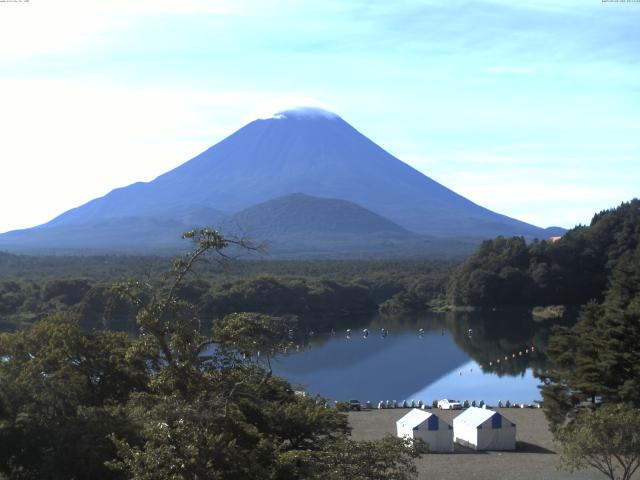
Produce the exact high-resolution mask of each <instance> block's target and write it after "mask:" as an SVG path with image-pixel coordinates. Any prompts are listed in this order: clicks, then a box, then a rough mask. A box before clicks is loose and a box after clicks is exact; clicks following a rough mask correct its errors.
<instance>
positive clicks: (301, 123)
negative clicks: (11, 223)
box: [0, 109, 557, 248]
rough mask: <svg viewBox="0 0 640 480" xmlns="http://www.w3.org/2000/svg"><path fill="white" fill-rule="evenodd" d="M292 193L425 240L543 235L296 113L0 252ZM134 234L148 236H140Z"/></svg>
mask: <svg viewBox="0 0 640 480" xmlns="http://www.w3.org/2000/svg"><path fill="white" fill-rule="evenodd" d="M294 193H303V194H306V195H308V196H311V197H318V198H325V199H335V200H342V201H345V202H351V203H352V204H356V205H358V206H359V207H362V208H363V209H365V210H368V211H370V212H372V213H373V214H376V215H378V216H379V217H383V218H384V219H385V220H387V221H390V222H392V223H395V224H397V225H398V226H400V227H402V228H403V229H405V230H409V231H411V232H415V233H418V234H421V235H427V236H429V237H442V238H465V239H470V238H471V239H475V240H476V241H479V240H481V239H485V238H493V237H495V236H498V235H504V236H512V235H517V236H524V237H526V238H534V237H537V238H545V237H547V236H549V235H548V232H547V231H546V230H544V229H542V228H539V227H536V226H534V225H530V224H527V223H525V222H521V221H519V220H516V219H512V218H509V217H507V216H505V215H501V214H498V213H495V212H492V211H490V210H488V209H486V208H484V207H481V206H479V205H477V204H475V203H473V202H471V201H470V200H468V199H466V198H464V197H462V196H461V195H459V194H457V193H456V192H454V191H452V190H450V189H448V188H447V187H445V186H443V185H441V184H439V183H437V182H436V181H434V180H433V179H431V178H429V177H427V176H426V175H424V174H422V173H421V172H419V171H417V170H415V169H414V168H412V167H410V166H409V165H407V164H405V163H404V162H402V161H400V160H398V159H397V158H396V157H394V156H393V155H391V154H389V153H388V152H386V151H385V150H384V149H383V148H382V147H380V146H379V145H377V144H376V143H374V142H373V141H371V140H369V139H368V138H367V137H365V136H364V135H362V134H361V133H360V132H358V131H357V130H356V129H355V128H354V127H352V126H351V125H349V124H348V123H347V122H346V121H344V120H343V119H342V118H341V117H339V116H338V115H336V114H333V113H332V112H327V111H320V110H319V109H310V110H307V111H305V110H304V109H297V110H285V111H283V112H279V113H277V114H276V115H274V116H273V117H271V118H268V119H258V120H254V121H252V122H250V123H248V124H247V125H245V126H243V127H242V128H240V129H239V130H238V131H236V132H234V133H233V134H231V135H229V136H228V137H226V138H225V139H223V140H222V141H220V142H218V143H217V144H215V145H214V146H212V147H210V148H208V149H207V150H205V151H204V152H202V153H201V154H199V155H197V156H196V157H194V158H193V159H191V160H189V161H187V162H185V163H183V164H182V165H180V166H178V167H177V168H174V169H173V170H170V171H168V172H166V173H164V174H162V175H160V176H158V177H157V178H155V179H154V180H152V181H150V182H137V183H134V184H131V185H129V186H126V187H122V188H117V189H114V190H112V191H111V192H109V193H108V194H107V195H105V196H103V197H99V198H96V199H94V200H91V201H90V202H87V203H85V204H84V205H81V206H79V207H76V208H73V209H70V210H68V211H67V212H64V213H62V214H61V215H58V216H57V217H55V218H54V219H52V220H51V221H50V222H47V223H45V224H43V225H40V226H38V227H34V228H32V229H26V230H22V231H19V232H20V233H18V232H15V231H14V232H9V233H6V234H3V235H0V248H3V247H4V246H7V245H10V246H11V245H13V243H15V242H13V243H12V240H15V239H16V238H17V237H21V238H22V239H23V240H24V241H26V242H27V243H29V242H31V244H33V245H34V248H36V247H37V244H40V245H41V246H43V247H46V246H47V241H48V240H47V235H44V234H42V232H44V231H48V232H50V233H51V232H54V231H55V232H56V235H58V237H57V238H58V239H59V243H60V245H62V244H63V243H64V238H63V237H64V230H65V229H70V230H69V235H68V236H69V238H70V240H69V242H68V244H69V245H71V244H74V245H75V244H76V243H78V242H85V243H86V244H88V245H91V244H92V243H94V241H95V240H96V239H95V233H96V232H95V231H93V232H92V230H95V225H97V224H99V225H102V226H104V225H107V224H109V225H111V227H110V228H112V229H114V230H117V229H118V228H120V230H122V231H121V232H120V233H119V235H120V236H121V237H124V236H125V234H126V231H124V229H125V228H131V225H132V219H135V218H138V219H141V220H140V221H141V222H143V223H144V222H147V223H149V222H151V221H152V220H153V221H157V222H160V223H162V222H173V223H176V224H180V225H187V224H193V223H194V222H196V221H197V223H200V224H216V223H217V222H218V221H219V220H220V219H221V218H222V217H226V216H228V215H233V214H238V212H240V211H242V210H245V209H248V208H250V207H253V206H256V205H258V204H261V203H264V202H268V201H270V200H274V199H276V198H279V197H283V196H286V195H290V194H294ZM198 212H199V213H198ZM118 219H120V221H121V222H122V224H123V225H121V226H120V227H119V226H118V225H117V224H118ZM186 219H190V221H186ZM211 220H214V221H213V222H212V221H211ZM72 226H73V228H72V229H71V227H72ZM83 226H84V230H83ZM105 228H106V227H105ZM52 229H53V230H52ZM38 232H40V233H38ZM140 233H141V236H143V237H144V233H145V232H140ZM328 233H330V232H328ZM554 233H557V232H556V231H555V230H554ZM111 234H112V232H110V231H107V230H104V232H103V235H106V236H107V237H108V236H109V235H111ZM114 234H115V233H114ZM116 236H117V235H116ZM71 239H72V240H71ZM140 241H142V239H136V237H135V236H131V241H130V243H131V245H133V246H140V245H139V243H140ZM136 242H137V243H136ZM125 243H126V242H125ZM119 248H120V247H119Z"/></svg>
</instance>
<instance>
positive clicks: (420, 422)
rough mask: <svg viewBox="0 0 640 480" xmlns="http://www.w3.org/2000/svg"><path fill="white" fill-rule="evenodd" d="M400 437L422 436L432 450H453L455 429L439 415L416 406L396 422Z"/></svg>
mask: <svg viewBox="0 0 640 480" xmlns="http://www.w3.org/2000/svg"><path fill="white" fill-rule="evenodd" d="M396 426H397V428H398V437H408V438H421V439H422V440H424V441H425V442H426V443H427V444H428V445H429V451H430V452H444V453H451V452H453V429H452V427H451V425H449V424H448V423H446V422H445V421H444V420H441V419H440V418H438V416H437V415H435V414H433V413H430V412H425V411H424V410H418V409H417V408H414V409H413V410H411V411H410V412H409V413H407V414H406V415H405V416H404V417H402V418H401V419H400V420H398V421H397V422H396Z"/></svg>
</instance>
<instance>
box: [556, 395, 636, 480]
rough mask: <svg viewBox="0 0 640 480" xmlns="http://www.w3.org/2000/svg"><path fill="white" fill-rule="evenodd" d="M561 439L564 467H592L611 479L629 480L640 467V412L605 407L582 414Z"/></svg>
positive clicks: (571, 468) (623, 408)
mask: <svg viewBox="0 0 640 480" xmlns="http://www.w3.org/2000/svg"><path fill="white" fill-rule="evenodd" d="M559 440H560V441H561V442H562V446H563V451H562V465H563V467H564V468H566V469H568V470H570V471H574V470H581V469H584V468H588V467H593V468H595V469H596V470H598V471H600V472H602V473H603V474H604V475H605V476H607V477H608V478H610V479H611V480H630V479H631V478H632V477H633V474H634V473H635V472H636V470H638V467H640V410H639V409H633V408H628V407H626V406H624V405H604V406H602V407H600V408H598V409H595V410H593V411H591V410H586V411H583V412H582V413H581V414H580V415H578V417H577V419H576V421H575V422H573V423H572V424H571V425H570V426H568V427H567V428H565V429H564V430H563V431H562V433H561V434H560V435H559Z"/></svg>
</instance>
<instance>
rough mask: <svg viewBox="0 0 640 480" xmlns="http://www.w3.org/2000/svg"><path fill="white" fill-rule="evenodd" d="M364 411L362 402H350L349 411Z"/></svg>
mask: <svg viewBox="0 0 640 480" xmlns="http://www.w3.org/2000/svg"><path fill="white" fill-rule="evenodd" d="M361 409H362V404H361V403H360V400H349V410H357V411H360V410H361Z"/></svg>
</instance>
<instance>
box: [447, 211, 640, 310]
mask: <svg viewBox="0 0 640 480" xmlns="http://www.w3.org/2000/svg"><path fill="white" fill-rule="evenodd" d="M639 238H640V200H637V199H634V200H632V201H630V202H628V203H623V204H622V205H620V206H619V207H618V208H615V209H611V210H605V211H603V212H600V213H598V214H596V215H595V216H594V217H593V220H592V221H591V224H590V226H578V227H576V228H574V229H572V230H569V231H568V232H567V233H566V234H565V235H564V236H563V237H562V238H561V239H560V240H558V241H555V242H552V241H546V240H540V241H534V242H531V243H529V244H526V243H525V241H524V239H522V238H518V237H514V238H503V237H498V238H497V239H495V240H487V241H485V242H483V243H482V245H481V246H480V248H479V249H478V250H477V251H476V252H475V253H474V254H473V255H471V256H470V257H469V258H468V259H467V260H465V261H464V262H463V263H462V264H461V265H460V266H459V267H458V268H457V269H456V270H455V272H454V273H453V275H452V277H451V281H450V284H449V287H448V293H447V297H448V301H449V303H450V304H452V305H463V306H474V307H485V308H486V307H502V306H530V307H531V306H537V305H542V306H544V305H554V304H563V305H573V306H578V305H582V304H584V303H586V302H588V301H589V300H592V299H595V300H602V298H603V295H604V292H605V290H606V288H607V285H608V281H609V278H610V275H611V273H612V272H613V271H614V269H615V268H616V266H617V265H618V263H619V262H620V260H621V259H622V258H623V257H624V255H625V254H626V253H627V252H630V251H633V250H634V249H635V248H636V247H637V245H638V242H639Z"/></svg>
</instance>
